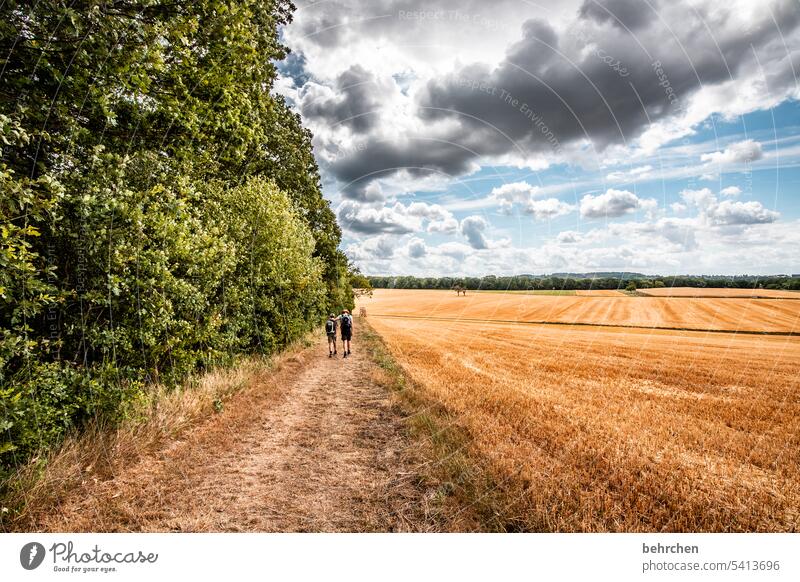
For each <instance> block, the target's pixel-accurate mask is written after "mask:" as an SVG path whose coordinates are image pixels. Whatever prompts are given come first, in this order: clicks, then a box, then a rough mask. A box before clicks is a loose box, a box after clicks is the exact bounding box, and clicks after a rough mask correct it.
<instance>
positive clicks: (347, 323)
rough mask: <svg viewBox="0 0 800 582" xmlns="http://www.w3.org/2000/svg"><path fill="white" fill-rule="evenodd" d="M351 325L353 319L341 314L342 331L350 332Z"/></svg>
mask: <svg viewBox="0 0 800 582" xmlns="http://www.w3.org/2000/svg"><path fill="white" fill-rule="evenodd" d="M352 327H353V320H352V319H350V316H349V315H343V316H342V331H343V332H345V333H350V330H351V328H352Z"/></svg>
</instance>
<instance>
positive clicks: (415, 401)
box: [359, 319, 530, 532]
mask: <svg viewBox="0 0 800 582" xmlns="http://www.w3.org/2000/svg"><path fill="white" fill-rule="evenodd" d="M359 343H360V344H361V348H362V349H366V350H367V351H368V353H369V355H370V357H371V358H372V359H373V360H374V361H375V363H376V364H378V366H379V368H380V370H381V373H380V377H377V378H373V379H374V380H375V381H377V382H378V383H380V384H381V385H383V386H384V387H385V388H387V389H389V390H391V392H392V394H393V395H394V397H395V398H396V402H397V405H398V406H399V407H400V408H401V410H402V412H403V414H404V415H405V417H406V423H407V428H408V431H409V433H410V436H411V438H412V441H413V442H416V443H419V444H420V447H421V448H422V450H421V454H420V455H419V457H421V458H422V459H424V462H423V463H422V464H421V466H420V467H419V475H418V477H417V478H418V479H419V480H420V484H421V485H423V486H424V487H425V488H426V489H427V490H428V491H429V493H428V495H427V501H428V504H429V507H428V508H427V513H428V515H429V516H432V517H433V518H434V521H435V522H436V527H437V529H440V530H442V531H481V532H510V531H523V530H526V531H530V520H529V519H526V518H525V516H524V515H523V514H521V513H520V512H519V511H517V510H518V507H517V506H518V504H517V503H516V501H515V499H516V498H518V495H519V491H514V492H512V491H511V490H510V489H509V488H508V485H507V484H508V481H507V480H504V481H501V480H500V479H498V478H497V477H496V476H495V475H493V474H492V471H491V470H490V467H489V465H488V463H487V460H486V459H485V458H482V457H481V456H480V455H479V454H478V453H476V452H475V450H474V446H473V439H472V437H471V435H470V433H469V431H468V430H467V429H466V427H464V426H463V425H462V424H461V423H460V419H459V418H458V416H457V415H454V414H453V413H451V412H449V411H448V410H447V409H446V408H445V407H444V406H443V405H442V404H441V403H439V402H436V401H434V400H433V399H431V397H430V396H429V395H428V394H427V392H426V390H425V387H424V386H421V385H420V384H418V383H416V382H414V380H412V379H411V378H410V377H409V375H408V374H406V372H405V371H404V370H403V368H402V366H400V364H398V363H397V362H396V361H395V359H394V358H393V357H392V355H391V352H390V351H389V348H388V346H387V345H386V343H385V342H384V341H383V339H382V338H381V336H380V335H379V334H378V333H377V332H376V331H375V330H374V329H373V328H372V327H370V326H369V324H368V323H367V322H366V320H364V319H360V321H359Z"/></svg>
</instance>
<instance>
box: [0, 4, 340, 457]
mask: <svg viewBox="0 0 800 582" xmlns="http://www.w3.org/2000/svg"><path fill="white" fill-rule="evenodd" d="M293 9H294V7H293V5H292V4H291V2H287V1H285V0H197V1H195V2H188V3H187V2H177V3H176V2H163V1H161V0H139V1H136V2H133V1H128V0H123V1H119V2H112V3H109V2H89V3H78V4H74V3H64V2H61V1H60V0H41V1H39V2H36V3H19V2H14V1H9V2H5V3H0V17H1V18H0V48H2V49H3V55H4V58H6V61H5V62H4V65H3V72H2V84H0V97H2V98H0V364H1V365H0V472H1V467H2V466H5V467H10V466H13V465H14V464H15V463H19V462H22V461H24V460H25V458H26V457H28V456H30V455H31V454H34V453H35V452H36V451H38V450H39V449H40V448H46V447H48V446H51V445H53V444H54V443H57V442H58V441H59V439H61V438H63V436H64V435H65V434H66V433H67V432H68V431H69V430H73V429H76V428H80V426H82V424H83V423H84V422H85V421H86V420H87V419H90V418H96V417H102V418H103V419H106V420H108V421H111V422H113V421H114V420H115V419H117V418H119V417H120V415H123V414H125V410H126V406H127V403H129V402H132V401H136V400H137V399H138V398H141V396H142V394H143V392H144V391H145V390H147V385H148V383H150V382H156V381H157V382H162V383H165V384H175V383H178V382H181V381H182V380H183V379H184V378H185V377H186V375H187V374H189V373H191V372H194V371H196V370H199V369H205V368H208V367H212V366H215V365H221V364H225V363H228V362H230V361H231V360H232V359H233V358H235V357H236V356H237V355H238V354H241V353H248V352H254V351H258V352H265V353H268V352H272V351H274V350H278V349H280V348H281V347H282V346H284V345H285V344H286V343H287V342H289V341H291V340H293V339H295V338H297V337H298V336H300V335H301V334H302V333H303V332H304V331H306V330H308V329H310V328H311V327H313V326H315V325H317V324H318V323H319V321H320V320H321V319H322V318H323V316H324V313H326V312H328V311H329V310H330V309H332V308H337V309H338V308H341V307H345V306H348V307H352V290H351V288H350V278H349V277H350V275H349V272H348V263H347V260H346V258H345V257H344V255H343V254H342V253H341V251H340V250H339V249H338V245H339V242H340V239H341V232H340V230H339V227H338V225H337V224H336V220H335V217H334V214H333V212H332V211H331V209H330V207H329V204H328V203H327V202H326V201H325V200H324V199H323V198H322V195H321V192H320V182H319V175H318V172H317V167H316V163H315V161H314V157H313V155H312V151H311V135H310V133H309V132H308V131H307V130H306V129H305V128H303V127H302V125H301V122H300V118H299V116H298V115H296V114H294V113H293V112H292V111H291V110H290V109H289V107H288V106H287V105H286V103H284V101H283V99H282V98H279V97H275V96H273V95H271V93H270V92H271V88H272V85H273V82H274V80H275V78H276V69H275V66H274V65H273V64H272V62H273V61H276V60H280V59H282V58H284V57H285V56H286V54H287V53H286V49H285V47H283V46H282V45H281V44H280V42H279V40H278V31H277V27H278V26H279V25H280V24H284V23H286V22H288V21H289V19H290V18H291V11H292V10H293Z"/></svg>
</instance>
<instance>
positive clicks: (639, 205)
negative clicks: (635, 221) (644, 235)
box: [581, 188, 658, 219]
mask: <svg viewBox="0 0 800 582" xmlns="http://www.w3.org/2000/svg"><path fill="white" fill-rule="evenodd" d="M657 206H658V202H657V201H656V200H654V199H652V198H648V199H642V198H639V197H638V196H636V194H634V193H633V192H629V191H628V190H615V189H613V188H609V189H608V190H607V191H606V192H605V194H600V195H598V196H593V195H591V194H586V195H585V196H584V197H583V198H581V217H583V218H589V219H591V218H617V217H620V216H624V215H625V214H630V213H632V212H635V211H636V210H639V209H643V210H646V211H648V212H652V211H653V210H655V208H657Z"/></svg>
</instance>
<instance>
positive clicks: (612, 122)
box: [422, 3, 800, 151]
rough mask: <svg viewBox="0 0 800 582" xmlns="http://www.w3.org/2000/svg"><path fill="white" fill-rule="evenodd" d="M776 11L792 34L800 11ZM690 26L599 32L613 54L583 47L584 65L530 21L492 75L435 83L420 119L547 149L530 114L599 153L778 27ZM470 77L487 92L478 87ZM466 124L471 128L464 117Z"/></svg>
mask: <svg viewBox="0 0 800 582" xmlns="http://www.w3.org/2000/svg"><path fill="white" fill-rule="evenodd" d="M781 8H782V10H781V11H780V12H779V13H778V14H776V18H777V19H778V22H780V23H781V28H782V29H783V30H784V31H787V30H793V29H794V28H796V27H797V24H798V18H799V17H800V11H798V10H796V9H792V7H791V5H790V4H789V3H785V4H783V5H782V7H781ZM692 26H694V27H695V29H694V30H692V31H691V34H688V35H685V37H684V38H683V39H676V38H672V37H670V36H669V35H666V36H665V35H664V34H663V29H659V31H658V33H654V32H651V31H652V30H653V29H652V28H651V29H648V30H647V31H645V32H644V33H643V34H641V35H637V36H635V37H634V36H631V35H629V34H627V33H625V34H614V35H610V34H606V35H603V36H602V37H600V36H598V39H601V40H598V42H597V45H598V46H599V47H602V50H603V52H601V53H600V55H603V56H605V55H610V56H611V59H606V60H603V59H602V58H599V57H598V54H597V51H588V52H586V53H584V56H583V58H582V59H581V60H580V61H577V62H570V61H569V60H567V59H566V58H565V56H564V54H563V53H561V52H560V48H559V45H560V44H561V43H560V42H559V40H560V39H558V38H557V36H556V34H555V32H554V31H553V30H552V28H551V27H550V26H549V25H548V24H547V23H545V22H543V21H535V20H534V21H528V22H526V23H525V24H524V26H523V30H524V36H523V38H522V40H520V41H519V42H517V43H515V44H514V45H512V46H511V47H510V49H509V50H508V52H507V55H506V58H505V60H504V61H503V62H502V63H501V64H500V65H499V66H498V67H497V68H495V69H494V70H493V71H492V72H491V73H489V74H488V75H485V76H483V77H480V76H479V77H478V78H477V79H476V78H474V77H475V76H476V71H479V69H476V68H475V67H468V68H464V69H463V70H461V71H459V72H457V73H455V74H453V75H450V76H449V77H447V78H445V79H440V80H433V81H431V82H430V83H429V84H428V87H427V92H426V94H424V95H423V98H422V105H423V106H426V107H429V108H430V109H422V115H423V116H425V117H426V118H428V119H431V120H436V119H442V118H444V117H455V116H456V114H454V113H449V112H445V111H443V110H448V109H450V110H455V111H458V112H463V113H466V114H468V115H469V116H473V117H476V118H478V119H480V120H481V121H482V122H488V123H490V124H492V125H493V126H496V127H497V128H498V130H499V131H498V138H499V135H500V132H502V133H505V134H506V135H509V136H512V137H513V138H514V140H515V141H517V142H519V143H522V144H524V145H525V147H526V149H530V150H533V151H540V150H545V149H547V146H548V143H547V141H546V140H545V139H543V134H542V132H541V131H537V127H536V125H535V124H534V123H531V122H530V121H531V117H532V115H530V114H529V111H533V112H535V114H536V115H535V119H541V120H543V122H544V123H545V124H546V125H547V126H548V128H549V129H550V130H552V132H553V134H555V136H556V137H557V138H558V140H559V142H560V143H562V144H563V143H567V142H569V141H572V140H575V139H579V138H584V137H586V138H589V139H590V140H591V141H592V142H593V144H594V145H595V147H597V148H600V149H602V148H603V147H605V146H606V145H608V144H610V143H624V142H627V141H629V140H631V139H633V138H636V137H637V136H638V135H639V134H640V133H641V131H642V130H643V129H645V128H646V127H647V125H648V124H649V123H650V122H653V121H658V120H660V119H662V118H664V117H667V116H669V115H673V114H676V113H678V112H679V111H680V108H681V107H687V106H688V103H687V100H688V99H689V98H690V96H691V95H692V94H693V93H694V92H695V91H696V90H697V89H699V88H700V87H701V86H702V85H708V84H715V83H719V82H722V81H726V80H729V79H730V78H731V77H732V76H733V77H734V78H735V76H736V74H737V72H739V69H740V67H741V66H742V64H743V62H744V61H745V60H746V58H752V49H751V45H752V46H753V47H754V48H756V49H758V48H759V46H762V45H763V44H764V43H765V42H766V41H768V40H771V39H772V38H773V37H772V35H774V34H775V33H776V32H777V31H776V30H775V27H774V26H773V27H772V29H771V30H768V29H767V27H760V28H757V29H755V30H753V31H751V32H749V33H742V34H739V35H737V36H734V35H732V34H729V33H725V32H724V31H722V32H721V34H720V36H718V37H716V38H715V37H712V36H711V34H710V33H709V31H708V30H707V29H706V28H705V27H704V26H703V25H702V24H701V23H698V22H696V23H694V24H693V25H692V24H689V23H687V24H686V25H685V26H684V29H686V28H687V27H692ZM568 40H573V39H568ZM640 43H641V45H640ZM717 44H718V45H719V49H718V48H717ZM642 46H643V47H644V49H645V50H643V48H642ZM648 53H649V55H648ZM609 60H611V61H620V62H621V64H622V66H623V67H624V69H625V71H624V73H625V74H624V75H623V74H620V72H619V70H616V69H615V68H614V67H612V66H609V62H608V61H609ZM475 81H478V82H481V83H483V84H484V86H485V87H486V89H480V87H479V88H478V89H476V88H475ZM514 100H516V103H517V104H516V105H515V101H514ZM462 123H468V124H472V125H476V122H475V121H466V120H464V119H463V118H462Z"/></svg>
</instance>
